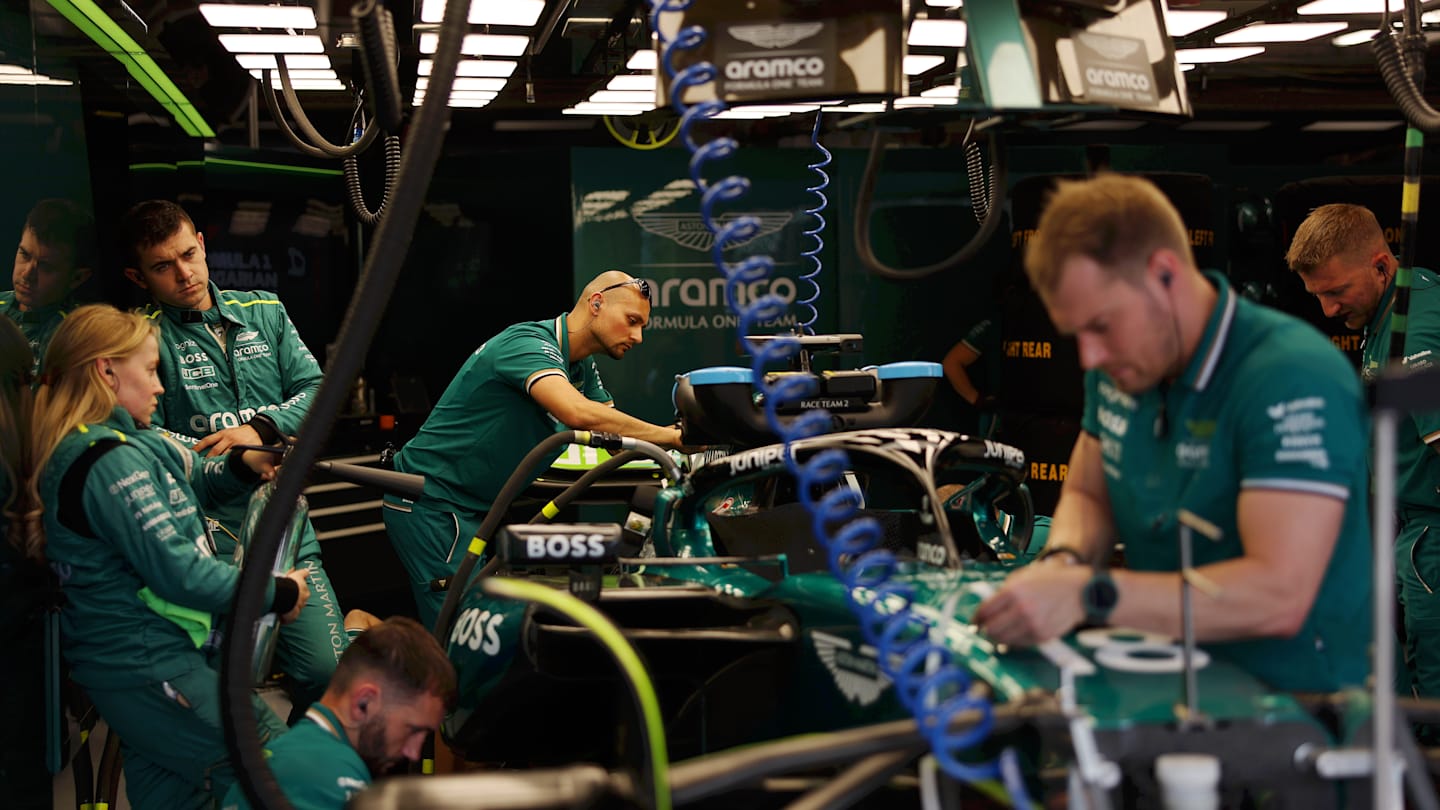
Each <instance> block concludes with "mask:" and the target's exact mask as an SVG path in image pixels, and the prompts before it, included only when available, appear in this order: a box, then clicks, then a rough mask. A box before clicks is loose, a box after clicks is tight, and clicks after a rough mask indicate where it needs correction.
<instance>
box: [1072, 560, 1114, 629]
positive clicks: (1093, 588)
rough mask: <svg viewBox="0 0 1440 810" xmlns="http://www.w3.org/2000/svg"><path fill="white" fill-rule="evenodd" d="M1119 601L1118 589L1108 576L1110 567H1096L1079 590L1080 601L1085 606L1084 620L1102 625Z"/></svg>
mask: <svg viewBox="0 0 1440 810" xmlns="http://www.w3.org/2000/svg"><path fill="white" fill-rule="evenodd" d="M1119 601H1120V591H1119V590H1118V589H1117V588H1116V587H1115V580H1114V579H1113V578H1111V576H1110V569H1108V568H1096V569H1095V573H1094V574H1093V575H1092V576H1091V577H1090V581H1089V582H1087V583H1085V587H1084V588H1083V589H1081V591H1080V603H1081V604H1082V605H1084V606H1085V621H1087V622H1089V623H1090V624H1096V625H1103V624H1105V623H1106V622H1108V621H1110V612H1111V611H1113V610H1114V609H1115V603H1116V602H1119Z"/></svg>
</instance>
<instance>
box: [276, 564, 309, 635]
mask: <svg viewBox="0 0 1440 810" xmlns="http://www.w3.org/2000/svg"><path fill="white" fill-rule="evenodd" d="M309 573H310V571H309V569H306V568H292V569H290V570H289V571H288V572H286V574H285V578H286V579H292V580H294V581H295V584H296V585H298V586H300V596H299V598H297V599H296V600H295V606H294V607H292V608H290V612H289V613H286V614H285V615H283V616H281V617H280V623H281V624H289V623H291V622H293V621H295V620H296V619H298V618H300V610H301V608H303V607H305V603H306V602H308V601H310V583H309V582H308V581H307V580H306V578H305V577H306V575H307V574H309Z"/></svg>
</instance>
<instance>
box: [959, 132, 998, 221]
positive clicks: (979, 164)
mask: <svg viewBox="0 0 1440 810" xmlns="http://www.w3.org/2000/svg"><path fill="white" fill-rule="evenodd" d="M965 176H966V177H967V178H968V179H969V181H970V187H969V194H970V210H971V211H973V212H975V221H976V222H977V223H979V224H981V225H984V224H985V218H986V217H988V216H990V194H991V193H992V192H991V191H990V177H989V175H987V174H986V173H985V152H984V150H982V149H981V148H980V144H978V143H976V142H974V141H972V140H969V139H968V138H967V139H966V140H965Z"/></svg>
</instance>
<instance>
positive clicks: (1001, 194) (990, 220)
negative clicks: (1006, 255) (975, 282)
mask: <svg viewBox="0 0 1440 810" xmlns="http://www.w3.org/2000/svg"><path fill="white" fill-rule="evenodd" d="M986 138H987V140H989V142H990V180H989V183H990V202H989V206H988V207H989V210H988V211H986V215H985V221H984V222H982V223H980V230H979V231H976V233H975V235H974V236H973V237H971V238H970V241H969V242H967V243H965V245H963V246H962V247H961V248H960V249H959V250H957V251H955V252H954V253H952V254H950V255H949V256H948V257H946V258H944V259H942V260H940V261H938V262H936V263H935V264H931V265H926V266H925V267H916V268H913V269H907V270H896V269H894V268H892V267H889V266H888V265H886V264H885V263H884V262H882V261H880V260H879V259H878V258H876V256H875V252H874V251H873V250H872V249H871V247H870V213H871V211H870V204H871V202H872V201H873V198H874V196H875V178H876V176H877V175H879V173H880V163H881V157H882V156H883V155H884V153H885V144H886V143H887V142H888V141H889V138H887V137H886V136H885V134H884V131H883V130H881V129H880V128H879V127H876V128H875V135H874V137H873V138H872V140H871V141H870V157H869V158H868V159H867V160H866V161H865V173H864V174H863V175H861V178H860V190H859V192H858V193H856V195H855V252H856V253H857V254H858V255H859V256H860V263H861V264H863V265H865V268H866V269H867V270H869V271H870V272H871V273H873V274H875V275H877V276H879V277H880V278H884V279H889V280H891V281H916V280H919V279H922V278H925V277H927V276H932V275H934V274H936V273H938V272H940V271H942V270H952V269H954V268H956V267H959V266H960V265H962V264H964V263H965V262H968V261H970V260H971V259H973V258H974V257H975V254H977V253H979V252H980V250H981V248H983V247H985V243H986V242H989V241H990V237H991V236H993V235H994V234H995V230H996V229H997V228H998V227H999V226H1000V209H1001V208H1002V207H1003V203H1004V198H1005V160H1004V150H1003V149H1002V148H1001V145H1000V141H999V138H997V137H996V136H995V134H994V132H993V130H992V131H989V132H987V134H986Z"/></svg>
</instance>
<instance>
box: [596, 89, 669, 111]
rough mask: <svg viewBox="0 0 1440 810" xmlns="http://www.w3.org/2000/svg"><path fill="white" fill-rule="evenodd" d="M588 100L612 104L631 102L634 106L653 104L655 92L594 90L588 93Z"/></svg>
mask: <svg viewBox="0 0 1440 810" xmlns="http://www.w3.org/2000/svg"><path fill="white" fill-rule="evenodd" d="M587 100H588V101H594V102H596V103H604V102H610V103H613V104H633V105H636V106H645V105H649V106H651V107H653V106H655V94H654V93H653V92H652V93H644V92H640V91H633V90H596V91H595V92H594V93H591V94H590V98H589V99H587Z"/></svg>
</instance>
